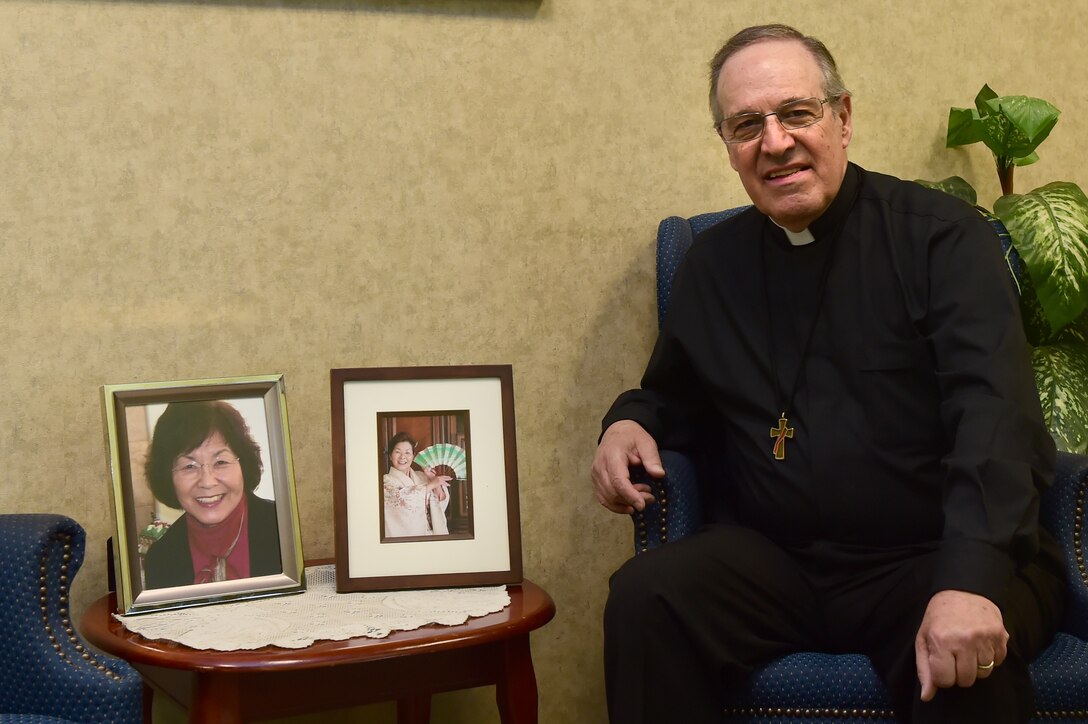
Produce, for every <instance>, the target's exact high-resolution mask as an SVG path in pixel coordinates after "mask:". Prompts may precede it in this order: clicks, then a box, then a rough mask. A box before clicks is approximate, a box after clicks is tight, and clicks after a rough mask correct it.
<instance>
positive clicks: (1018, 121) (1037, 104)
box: [981, 96, 1061, 158]
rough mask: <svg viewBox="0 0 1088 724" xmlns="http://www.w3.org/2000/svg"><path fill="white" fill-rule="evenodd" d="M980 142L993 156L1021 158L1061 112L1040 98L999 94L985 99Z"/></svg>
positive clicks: (1051, 125) (1052, 127)
mask: <svg viewBox="0 0 1088 724" xmlns="http://www.w3.org/2000/svg"><path fill="white" fill-rule="evenodd" d="M985 105H986V106H987V107H988V109H989V112H988V113H982V114H981V116H982V129H983V130H982V134H983V138H982V142H983V143H985V144H986V145H987V146H988V147H989V148H990V150H991V151H993V152H994V155H995V156H1009V157H1012V158H1024V157H1027V156H1030V155H1031V154H1032V153H1034V152H1035V149H1036V148H1038V146H1039V144H1040V143H1042V142H1043V141H1045V140H1046V137H1047V136H1049V135H1050V132H1051V131H1052V130H1053V129H1054V125H1055V124H1056V123H1057V122H1058V116H1060V115H1061V111H1059V110H1058V109H1057V108H1055V107H1054V106H1053V105H1051V104H1050V103H1048V102H1047V101H1044V100H1043V99H1041V98H1030V97H1028V96H1001V97H999V98H991V99H990V100H988V101H986V103H985Z"/></svg>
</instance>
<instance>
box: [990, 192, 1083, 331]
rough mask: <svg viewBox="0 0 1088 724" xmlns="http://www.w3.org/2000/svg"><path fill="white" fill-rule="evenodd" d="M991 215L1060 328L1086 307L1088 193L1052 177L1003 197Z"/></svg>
mask: <svg viewBox="0 0 1088 724" xmlns="http://www.w3.org/2000/svg"><path fill="white" fill-rule="evenodd" d="M994 214H996V215H997V216H998V218H1000V219H1001V221H1002V222H1004V224H1005V228H1007V229H1008V230H1009V234H1010V235H1011V236H1012V240H1013V244H1014V245H1015V246H1016V250H1017V251H1018V252H1019V253H1020V257H1021V258H1022V259H1023V260H1024V263H1025V264H1027V267H1028V272H1029V273H1030V274H1031V281H1032V282H1033V283H1034V285H1035V290H1036V292H1037V293H1038V297H1039V303H1040V304H1041V305H1042V308H1043V313H1044V314H1045V316H1046V319H1047V322H1049V324H1050V326H1051V328H1052V329H1054V330H1060V329H1061V328H1062V327H1064V326H1065V325H1067V324H1069V322H1071V321H1073V320H1074V319H1076V318H1077V317H1078V316H1080V314H1081V313H1082V312H1084V310H1085V308H1086V307H1088V197H1085V195H1084V192H1083V191H1081V190H1080V187H1078V186H1077V185H1076V184H1074V183H1067V182H1055V183H1050V184H1047V185H1046V186H1042V187H1040V188H1037V189H1035V190H1034V191H1031V192H1029V193H1027V194H1009V195H1008V196H1002V197H1001V198H1000V199H998V200H997V202H996V203H995V204H994Z"/></svg>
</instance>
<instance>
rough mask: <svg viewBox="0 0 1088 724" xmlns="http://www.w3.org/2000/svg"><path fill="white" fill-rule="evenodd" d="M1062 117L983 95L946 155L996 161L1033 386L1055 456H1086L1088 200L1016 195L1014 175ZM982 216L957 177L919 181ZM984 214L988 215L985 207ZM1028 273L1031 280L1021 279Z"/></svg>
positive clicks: (954, 121) (961, 113)
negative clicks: (972, 150)
mask: <svg viewBox="0 0 1088 724" xmlns="http://www.w3.org/2000/svg"><path fill="white" fill-rule="evenodd" d="M1059 115H1060V112H1059V111H1058V109H1057V108H1055V107H1054V106H1053V105H1051V104H1050V103H1048V102H1047V101H1044V100H1042V99H1040V98H1030V97H1027V96H998V95H997V94H996V93H995V92H994V91H993V90H991V89H990V87H989V86H988V85H984V86H983V87H982V90H981V91H979V94H978V96H977V97H976V98H975V107H974V108H952V109H951V110H950V111H949V114H948V137H947V142H946V145H947V147H948V148H953V147H956V146H965V145H969V144H972V143H978V142H982V143H984V144H986V146H987V148H989V149H990V151H991V153H992V154H993V157H994V161H995V163H996V165H997V175H998V179H999V180H1000V182H1001V193H1002V196H1001V197H1000V198H999V199H997V200H996V201H995V202H994V206H993V212H992V214H993V215H994V216H996V217H997V218H999V219H1000V220H1001V222H1002V223H1003V224H1004V225H1005V228H1006V229H1008V231H1009V236H1010V240H1009V241H1010V243H1011V248H1010V249H1009V250H1008V252H1007V254H1006V257H1007V259H1008V261H1009V265H1010V268H1011V269H1012V270H1013V272H1014V277H1016V278H1017V283H1018V285H1019V287H1020V305H1021V310H1022V312H1023V317H1024V330H1025V332H1026V333H1027V338H1028V341H1029V342H1030V343H1031V345H1032V365H1033V367H1034V369H1035V382H1036V384H1037V386H1038V388H1039V397H1040V400H1041V402H1042V406H1043V415H1044V417H1045V419H1046V423H1047V426H1048V427H1049V428H1050V431H1051V434H1052V435H1053V436H1054V439H1055V442H1056V443H1057V445H1058V448H1059V449H1061V450H1067V451H1070V452H1079V453H1084V452H1088V313H1086V311H1085V310H1086V308H1088V197H1085V195H1084V192H1083V191H1081V189H1080V188H1079V187H1078V186H1077V185H1076V184H1074V183H1070V182H1067V181H1056V182H1053V183H1048V184H1046V185H1045V186H1041V187H1039V188H1037V189H1035V190H1033V191H1029V192H1028V193H1026V194H1016V193H1014V192H1013V171H1014V170H1015V168H1016V167H1017V166H1026V165H1028V164H1032V163H1035V162H1036V161H1038V160H1039V156H1038V154H1037V153H1036V148H1038V146H1039V144H1041V143H1042V142H1043V141H1044V140H1046V138H1047V136H1048V135H1050V131H1051V130H1052V129H1053V128H1054V125H1055V124H1056V123H1057V122H1058V116H1059ZM919 183H921V184H923V185H925V186H930V187H933V188H938V189H941V190H943V191H946V192H948V193H951V194H953V195H955V196H958V197H960V198H962V199H964V200H965V201H967V202H968V203H970V204H972V205H974V206H978V198H977V194H976V192H975V190H974V188H972V187H971V185H970V184H969V183H968V182H967V181H965V180H964V179H962V178H960V177H958V176H953V177H950V178H947V179H945V180H944V181H939V182H928V181H919ZM979 208H980V210H981V211H983V212H984V213H986V214H990V213H991V212H989V211H987V210H986V209H984V208H982V207H979ZM1023 268H1026V273H1024V269H1023Z"/></svg>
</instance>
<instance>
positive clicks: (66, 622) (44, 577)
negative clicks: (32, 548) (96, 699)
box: [38, 535, 122, 681]
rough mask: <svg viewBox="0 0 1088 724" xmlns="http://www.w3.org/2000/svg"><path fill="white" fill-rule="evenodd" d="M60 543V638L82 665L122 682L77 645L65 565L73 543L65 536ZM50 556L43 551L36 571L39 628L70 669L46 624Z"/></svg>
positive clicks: (71, 662)
mask: <svg viewBox="0 0 1088 724" xmlns="http://www.w3.org/2000/svg"><path fill="white" fill-rule="evenodd" d="M58 538H59V540H60V541H61V542H62V543H63V544H64V556H63V558H62V563H61V565H60V602H61V607H60V609H58V611H57V613H58V614H59V615H60V617H61V621H60V622H61V625H62V627H63V628H64V635H63V637H62V638H64V639H66V640H67V641H68V643H69V644H70V645H71V646H72V648H73V649H74V650H75V651H76V652H77V653H78V654H79V657H80V659H81V660H82V661H86V662H88V663H90V664H92V665H93V666H94V667H95V668H96V669H98V670H99V671H101V672H102V673H103V674H105V675H106V676H108V677H110V678H111V679H113V680H114V681H121V680H122V679H121V676H120V674H118V673H117V672H115V671H111V670H110V668H109V667H107V666H106V665H105V664H103V663H102V662H100V661H98V660H97V659H96V658H95V657H94V655H93V654H91V652H90V651H88V650H87V648H86V647H85V646H84V645H83V644H82V643H81V642H80V640H79V638H77V636H76V629H75V626H73V625H72V620H71V618H70V617H69V615H68V605H67V604H68V564H69V563H70V562H71V560H72V539H71V537H69V536H67V535H61V536H58ZM48 573H49V553H48V551H46V552H45V553H43V554H42V560H41V566H40V567H39V568H38V574H39V576H40V578H39V584H40V585H39V587H38V603H39V606H40V608H41V612H42V625H44V626H45V631H46V633H47V634H48V635H49V641H50V643H52V644H53V650H55V651H56V652H57V655H58V656H60V657H61V658H62V659H64V661H66V662H67V663H68V664H69V665H71V666H75V665H76V664H75V662H74V661H72V658H71V657H70V656H69V655H68V653H67V652H66V651H65V650H64V647H63V646H61V644H60V642H59V641H58V640H57V633H56V632H55V631H54V630H53V625H52V623H50V621H49V596H48V592H49V581H48Z"/></svg>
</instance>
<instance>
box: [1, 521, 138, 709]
mask: <svg viewBox="0 0 1088 724" xmlns="http://www.w3.org/2000/svg"><path fill="white" fill-rule="evenodd" d="M85 538H86V536H85V533H84V531H83V528H81V527H80V526H79V524H78V523H76V522H75V521H74V520H72V519H71V518H65V517H63V516H60V515H0V723H3V724H10V723H12V722H18V723H19V724H60V723H62V722H82V723H84V724H99V723H100V724H127V723H129V722H132V723H133V724H135V722H140V721H142V720H143V684H142V682H141V681H140V676H139V674H137V673H136V670H135V669H133V668H132V667H130V666H129V665H128V664H126V663H125V662H123V661H121V660H119V659H115V658H113V657H109V656H104V655H102V654H99V653H97V652H94V651H92V650H90V649H89V648H88V647H87V645H86V644H85V643H84V642H83V639H82V638H81V637H80V635H79V633H78V632H77V631H76V629H75V626H74V624H73V622H72V617H71V613H70V611H69V609H68V602H69V587H70V585H71V583H72V580H73V579H74V578H75V575H76V572H77V571H78V570H79V567H80V566H81V565H83V553H84V545H85Z"/></svg>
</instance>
